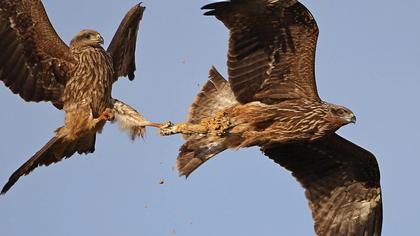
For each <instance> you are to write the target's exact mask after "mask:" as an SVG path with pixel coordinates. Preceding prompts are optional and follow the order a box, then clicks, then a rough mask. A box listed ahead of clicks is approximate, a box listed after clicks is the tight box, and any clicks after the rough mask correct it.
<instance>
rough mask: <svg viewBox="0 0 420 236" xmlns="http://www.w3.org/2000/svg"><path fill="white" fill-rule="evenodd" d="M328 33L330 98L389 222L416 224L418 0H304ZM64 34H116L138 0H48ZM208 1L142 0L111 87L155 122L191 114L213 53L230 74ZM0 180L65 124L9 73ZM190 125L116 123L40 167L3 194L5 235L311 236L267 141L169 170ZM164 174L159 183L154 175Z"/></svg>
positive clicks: (386, 229) (298, 192) (388, 225)
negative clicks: (132, 135)
mask: <svg viewBox="0 0 420 236" xmlns="http://www.w3.org/2000/svg"><path fill="white" fill-rule="evenodd" d="M302 2H303V3H304V4H305V5H306V6H307V7H308V8H309V9H310V10H311V12H312V13H313V15H314V16H315V18H316V20H317V22H318V25H319V28H320V38H319V43H318V48H317V61H316V76H317V83H318V89H319V93H320V95H321V97H322V98H323V99H324V100H326V101H329V102H333V103H337V104H342V105H345V106H347V107H349V108H351V109H352V110H353V111H354V112H355V114H356V115H357V120H358V122H357V124H356V125H348V126H346V127H344V128H342V129H340V131H339V133H340V134H341V135H342V136H344V137H346V138H347V139H349V140H351V141H353V142H355V143H357V144H359V145H360V146H362V147H364V148H366V149H368V150H370V151H371V152H373V153H374V154H375V155H376V157H377V159H378V161H379V165H380V168H381V174H382V178H381V180H382V187H383V200H384V225H383V235H389V236H392V235H415V234H416V233H418V232H419V227H420V226H419V224H418V222H419V220H420V205H419V204H418V199H420V190H419V189H418V181H419V180H420V171H419V170H418V166H419V165H420V156H419V153H418V151H417V148H418V147H419V145H420V132H419V131H420V127H419V124H418V122H419V120H420V111H419V106H418V101H420V66H419V62H420V47H419V42H420V27H419V26H418V22H419V20H418V12H419V11H420V2H418V1H415V0H406V1H404V2H398V1H390V0H382V1H379V0H372V1H361V0H355V1H333V0H325V1H310V0H306V1H302ZM44 3H45V6H46V9H47V11H48V14H49V16H50V19H51V21H52V22H53V24H54V26H55V27H56V29H57V31H58V33H59V34H60V36H61V37H62V38H63V39H64V40H65V41H66V42H67V43H68V42H69V41H70V39H71V38H72V36H73V35H75V34H76V33H77V32H78V31H79V30H81V29H84V28H92V29H96V30H98V31H99V32H101V34H102V35H103V36H104V38H105V41H106V45H107V43H109V42H110V40H111V38H112V36H113V34H114V32H115V30H116V28H117V26H118V24H119V23H120V20H121V19H122V17H123V16H124V14H125V13H126V11H127V10H128V9H129V8H130V7H132V6H133V5H134V4H135V3H137V2H136V1H131V0H124V1H123V0H119V1H116V0H112V1H101V0H92V1H82V0H73V1H53V0H48V1H44ZM206 3H209V1H202V0H200V1H179V0H178V1H176V0H171V1H162V0H153V1H152V0H144V4H143V5H145V6H146V7H147V9H146V12H145V14H144V19H143V21H142V23H141V31H140V34H139V39H138V50H137V54H136V55H137V68H138V70H137V72H136V80H134V81H133V82H130V81H128V80H127V79H120V80H119V81H118V83H116V84H115V85H114V88H113V96H114V97H115V98H118V99H121V100H123V101H125V102H126V103H128V104H131V105H132V106H134V107H136V108H137V109H138V110H140V111H141V112H142V113H143V114H144V115H145V116H146V117H147V118H149V119H150V120H153V121H157V122H160V121H166V120H172V121H174V122H180V121H183V120H185V119H186V116H187V110H188V107H189V105H190V103H191V102H192V100H193V98H194V97H195V95H196V93H197V92H198V91H199V89H200V87H201V85H203V84H204V83H205V81H206V80H207V71H208V69H209V68H210V66H211V65H215V66H216V67H217V68H218V69H219V70H220V71H221V72H222V73H223V74H224V75H226V66H225V64H226V47H227V33H228V32H227V30H226V29H225V28H224V26H223V25H222V24H221V23H220V22H219V21H217V20H216V19H215V18H211V17H204V16H202V11H201V10H200V7H201V6H203V5H204V4H206ZM0 100H1V105H2V112H1V115H0V130H1V133H2V136H1V138H0V139H1V146H0V147H1V148H0V182H1V183H5V182H6V180H7V178H8V177H9V175H10V174H11V173H12V172H13V171H14V170H15V169H17V168H18V167H19V166H20V165H21V164H22V163H23V162H25V161H26V160H27V159H28V158H29V157H30V156H32V155H33V154H34V153H35V152H36V151H37V150H38V149H39V148H40V147H41V146H43V145H44V144H45V143H46V142H47V141H48V140H49V139H50V138H51V136H52V135H53V131H54V130H55V129H56V128H57V127H59V126H61V125H62V123H63V113H62V112H61V111H58V110H56V109H55V108H53V106H51V105H50V104H48V103H39V104H35V103H25V102H24V101H23V100H22V99H20V97H18V96H16V95H13V94H12V93H11V92H10V91H9V90H8V89H6V88H5V87H4V86H3V85H2V86H0ZM182 142H183V141H182V138H181V136H172V137H159V136H158V135H157V130H155V129H148V134H147V137H146V139H145V140H144V141H143V140H137V141H135V142H134V143H132V142H131V141H130V139H129V138H128V136H127V135H126V134H124V133H120V132H119V131H118V128H117V127H116V125H112V124H109V125H107V126H106V128H105V129H104V131H103V133H102V134H101V135H99V136H98V138H97V145H96V151H95V153H94V154H90V155H88V156H78V155H75V156H73V157H72V158H71V159H69V160H65V161H62V162H60V163H58V164H55V165H52V166H49V167H41V168H38V169H36V170H35V171H34V172H32V173H31V174H30V175H29V176H26V177H23V178H21V179H20V180H19V182H18V183H17V184H16V185H15V186H14V187H13V188H12V190H11V191H10V192H9V193H8V194H7V195H5V196H2V197H0V235H8V236H15V235H43V236H44V235H102V236H108V235H109V236H111V235H123V236H125V235H127V236H131V235H142V236H161V235H162V236H165V235H182V236H184V235H185V236H196V235H200V236H216V235H217V236H219V235H241V236H255V235H264V236H271V235H290V236H293V235H296V236H301V235H313V223H312V219H311V215H310V211H309V209H308V207H307V202H306V199H305V198H304V194H303V190H302V188H301V187H300V186H299V184H298V183H297V182H296V181H295V180H294V179H293V177H291V175H290V173H288V172H287V171H286V170H284V169H282V168H280V167H279V166H277V165H276V164H274V163H273V162H272V161H271V160H269V159H268V158H267V157H265V156H263V155H262V154H261V153H260V151H259V150H258V148H250V149H243V150H240V151H226V152H223V153H222V154H219V155H218V156H217V157H216V158H214V159H212V160H211V161H209V162H208V163H206V164H205V165H203V166H202V167H200V168H199V169H198V170H197V171H196V172H194V173H193V174H192V175H191V176H190V178H188V179H187V180H185V178H180V177H178V174H177V172H176V171H175V169H174V165H175V159H176V156H177V153H178V147H179V146H180V145H181V144H182ZM161 179H164V180H165V183H164V184H162V185H161V184H159V182H160V180H161Z"/></svg>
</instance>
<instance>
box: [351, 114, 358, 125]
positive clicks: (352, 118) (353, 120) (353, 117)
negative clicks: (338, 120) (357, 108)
mask: <svg viewBox="0 0 420 236" xmlns="http://www.w3.org/2000/svg"><path fill="white" fill-rule="evenodd" d="M356 120H357V119H356V116H355V115H353V116H352V117H351V119H350V123H353V124H356Z"/></svg>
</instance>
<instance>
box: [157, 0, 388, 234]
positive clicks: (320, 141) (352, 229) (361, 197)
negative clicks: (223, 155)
mask: <svg viewBox="0 0 420 236" xmlns="http://www.w3.org/2000/svg"><path fill="white" fill-rule="evenodd" d="M203 9H206V10H208V11H207V12H206V13H205V15H214V16H216V17H217V18H218V19H219V20H221V21H222V22H223V23H224V24H225V26H226V27H227V28H228V29H229V30H230V38H229V49H228V60H227V64H228V75H229V82H228V81H226V80H225V79H224V78H223V77H222V76H221V75H220V74H219V73H218V72H217V71H216V69H215V68H212V69H211V70H210V80H209V81H208V82H207V84H206V85H205V86H204V87H203V89H202V91H201V92H200V93H199V94H198V96H197V98H196V100H195V101H194V103H193V104H192V105H191V108H190V116H189V119H188V122H187V123H182V124H177V125H173V124H171V123H168V124H167V125H166V126H165V127H162V129H161V133H162V134H163V135H170V134H174V133H183V134H184V137H185V138H186V143H185V144H184V145H183V146H182V147H181V148H180V153H179V156H178V159H177V168H178V170H179V171H180V174H181V175H185V176H188V175H190V174H191V172H192V171H194V170H195V169H196V168H198V167H199V166H200V165H201V164H203V163H204V162H205V161H207V160H209V159H210V158H211V157H213V156H215V155H216V154H218V153H220V152H222V151H224V150H225V149H227V148H235V149H238V148H241V147H250V146H260V147H261V149H262V151H263V152H264V154H265V155H267V156H268V157H270V158H271V159H273V160H274V161H275V162H276V163H278V164H280V165H281V166H283V167H285V168H286V169H288V170H290V171H292V173H293V175H294V176H295V177H296V179H297V180H298V181H299V182H300V183H301V184H302V186H303V187H304V188H305V191H306V196H307V198H308V201H309V206H310V208H311V210H312V215H313V218H314V220H315V231H316V233H317V235H320V236H327V235H328V236H332V235H334V236H338V235H352V236H368V235H369V236H372V235H376V236H377V235H380V234H381V226H382V199H381V188H380V176H379V168H378V164H377V162H376V159H375V157H374V156H373V155H372V154H371V153H369V152H368V151H366V150H364V149H362V148H361V147H359V146H357V145H355V144H353V143H351V142H349V141H347V140H345V139H344V138H341V137H340V136H338V135H337V134H335V131H336V130H337V129H339V128H340V127H341V126H343V125H346V124H349V123H354V122H355V121H356V117H355V116H354V114H353V113H352V112H351V111H350V110H349V109H348V108H345V107H343V106H339V105H335V104H330V103H327V102H324V101H322V100H321V99H320V98H319V96H318V92H317V88H316V83H315V72H314V65H315V48H316V42H317V38H318V27H317V24H316V22H315V20H314V18H313V16H312V15H311V13H310V12H309V11H308V10H307V9H306V8H305V7H304V6H303V5H302V4H301V3H299V2H298V1H296V0H283V1H282V0H277V1H272V0H271V1H270V0H231V1H226V2H217V3H212V4H209V5H206V6H204V7H203ZM279 233H280V234H281V232H279Z"/></svg>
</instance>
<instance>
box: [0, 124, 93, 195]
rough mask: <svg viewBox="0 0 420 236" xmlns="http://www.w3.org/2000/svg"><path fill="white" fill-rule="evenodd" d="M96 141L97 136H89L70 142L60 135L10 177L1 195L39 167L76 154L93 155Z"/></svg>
mask: <svg viewBox="0 0 420 236" xmlns="http://www.w3.org/2000/svg"><path fill="white" fill-rule="evenodd" d="M58 133H59V131H58ZM95 139H96V134H91V135H87V136H84V137H82V138H80V139H78V140H74V141H69V140H67V139H65V137H63V136H60V135H58V134H57V135H55V136H54V137H53V138H52V139H51V140H50V141H48V143H47V144H45V145H44V147H42V148H41V150H39V151H38V152H37V153H35V155H33V156H32V157H31V158H30V159H29V160H28V161H26V162H25V163H24V164H23V165H22V166H21V167H19V169H17V170H16V171H15V172H14V173H13V174H12V175H11V176H10V178H9V181H8V182H7V183H6V184H5V185H4V187H3V189H2V190H1V194H5V193H6V192H7V191H8V190H9V189H10V188H11V187H12V186H13V185H14V184H15V183H16V182H17V181H18V180H19V178H20V177H22V176H24V175H27V174H29V173H30V172H31V171H33V170H34V169H35V168H37V167H38V166H43V165H45V166H49V165H51V164H52V163H56V162H59V161H61V160H62V159H66V158H69V157H71V156H72V155H73V154H74V153H76V152H78V153H79V154H82V153H84V154H88V153H93V152H94V151H95Z"/></svg>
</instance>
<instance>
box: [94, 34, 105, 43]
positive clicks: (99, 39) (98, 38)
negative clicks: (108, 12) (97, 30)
mask: <svg viewBox="0 0 420 236" xmlns="http://www.w3.org/2000/svg"><path fill="white" fill-rule="evenodd" d="M96 40H98V42H99V43H100V44H104V38H102V36H101V35H99V34H98V36H97V39H96Z"/></svg>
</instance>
